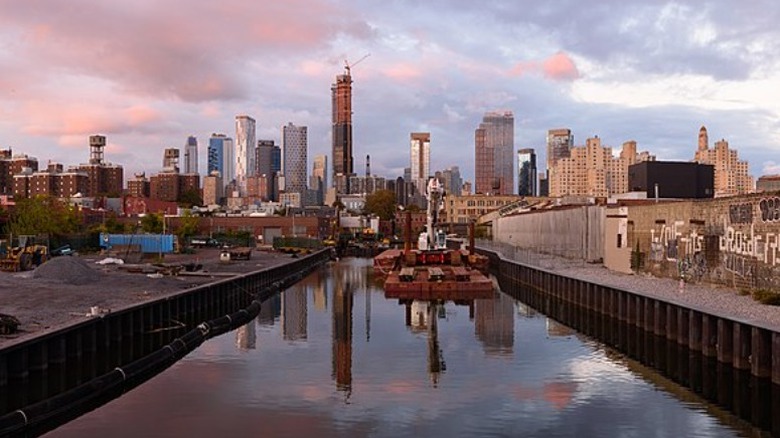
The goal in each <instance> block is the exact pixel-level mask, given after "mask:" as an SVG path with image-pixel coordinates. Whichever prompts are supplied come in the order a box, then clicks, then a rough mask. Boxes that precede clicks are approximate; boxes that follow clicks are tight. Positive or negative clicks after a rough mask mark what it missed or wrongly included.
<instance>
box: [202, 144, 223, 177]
mask: <svg viewBox="0 0 780 438" xmlns="http://www.w3.org/2000/svg"><path fill="white" fill-rule="evenodd" d="M225 138H226V137H225V134H216V133H214V134H211V137H210V138H209V147H208V163H207V166H206V174H207V175H210V174H211V172H214V171H217V172H219V175H220V176H221V177H222V178H223V179H224V178H225V165H224V156H225V152H224V147H225Z"/></svg>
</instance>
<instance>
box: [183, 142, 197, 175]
mask: <svg viewBox="0 0 780 438" xmlns="http://www.w3.org/2000/svg"><path fill="white" fill-rule="evenodd" d="M184 173H198V139H197V138H195V136H194V135H190V136H189V137H187V144H186V145H184Z"/></svg>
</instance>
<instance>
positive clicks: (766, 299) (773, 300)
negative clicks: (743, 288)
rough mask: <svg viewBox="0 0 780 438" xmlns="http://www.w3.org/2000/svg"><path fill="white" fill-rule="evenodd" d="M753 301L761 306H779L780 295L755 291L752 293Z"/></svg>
mask: <svg viewBox="0 0 780 438" xmlns="http://www.w3.org/2000/svg"><path fill="white" fill-rule="evenodd" d="M753 299H754V300H756V301H758V302H759V303H761V304H767V305H770V306H780V293H777V292H775V291H771V290H768V289H757V290H756V291H754V292H753Z"/></svg>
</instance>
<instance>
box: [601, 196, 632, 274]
mask: <svg viewBox="0 0 780 438" xmlns="http://www.w3.org/2000/svg"><path fill="white" fill-rule="evenodd" d="M604 266H605V267H606V268H607V269H611V270H613V271H617V272H622V273H624V274H631V273H632V272H633V271H632V270H631V243H630V242H629V241H628V208H627V207H616V208H607V211H606V217H605V219H604Z"/></svg>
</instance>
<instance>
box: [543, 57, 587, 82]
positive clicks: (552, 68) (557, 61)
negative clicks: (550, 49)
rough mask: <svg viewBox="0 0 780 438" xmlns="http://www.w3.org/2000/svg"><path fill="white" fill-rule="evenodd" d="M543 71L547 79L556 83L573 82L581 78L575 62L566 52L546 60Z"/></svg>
mask: <svg viewBox="0 0 780 438" xmlns="http://www.w3.org/2000/svg"><path fill="white" fill-rule="evenodd" d="M542 71H543V72H544V76H545V77H546V78H548V79H553V80H556V81H571V80H574V79H578V78H579V77H580V72H579V70H577V66H576V65H574V61H572V59H571V58H570V57H569V55H567V54H566V53H564V52H558V53H556V54H555V55H553V56H551V57H549V58H547V59H545V60H544V61H543V62H542Z"/></svg>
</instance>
